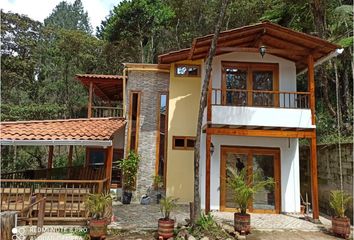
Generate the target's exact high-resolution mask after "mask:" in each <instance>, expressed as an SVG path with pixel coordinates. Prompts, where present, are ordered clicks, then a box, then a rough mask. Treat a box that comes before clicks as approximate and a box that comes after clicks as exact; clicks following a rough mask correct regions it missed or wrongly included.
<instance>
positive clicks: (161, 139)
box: [156, 93, 168, 183]
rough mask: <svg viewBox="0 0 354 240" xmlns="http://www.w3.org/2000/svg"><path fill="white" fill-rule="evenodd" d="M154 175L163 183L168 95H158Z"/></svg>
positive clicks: (165, 160) (165, 164)
mask: <svg viewBox="0 0 354 240" xmlns="http://www.w3.org/2000/svg"><path fill="white" fill-rule="evenodd" d="M157 118H158V119H157V120H158V121H157V141H156V152H157V159H156V174H157V175H159V176H160V177H161V178H162V179H163V181H164V183H165V176H166V166H167V154H166V153H167V125H168V94H167V93H160V94H159V98H158V108H157Z"/></svg>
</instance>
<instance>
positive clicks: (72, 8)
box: [44, 0, 92, 33]
mask: <svg viewBox="0 0 354 240" xmlns="http://www.w3.org/2000/svg"><path fill="white" fill-rule="evenodd" d="M44 25H45V26H46V27H54V28H63V29H67V30H81V31H84V32H86V33H92V27H91V25H90V21H89V17H88V14H87V12H85V11H84V7H83V6H82V2H81V0H75V2H74V3H73V4H70V3H67V2H65V1H62V2H60V3H59V4H58V5H57V6H56V7H55V8H54V10H53V12H52V13H51V14H50V15H49V17H47V18H46V19H44Z"/></svg>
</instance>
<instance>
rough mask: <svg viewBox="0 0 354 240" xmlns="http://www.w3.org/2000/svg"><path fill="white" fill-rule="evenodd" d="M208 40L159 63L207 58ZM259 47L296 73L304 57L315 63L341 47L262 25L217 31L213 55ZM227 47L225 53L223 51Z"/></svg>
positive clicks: (304, 62)
mask: <svg viewBox="0 0 354 240" xmlns="http://www.w3.org/2000/svg"><path fill="white" fill-rule="evenodd" d="M212 37H213V34H210V35H207V36H203V37H199V38H195V39H194V40H193V43H192V47H191V48H186V49H182V50H179V51H174V52H170V53H167V54H163V55H160V56H159V63H161V64H166V63H173V62H178V61H182V60H187V59H190V60H196V59H204V58H206V57H207V55H208V52H209V48H210V44H211V40H212ZM261 45H264V46H266V47H267V49H269V50H270V49H272V51H269V53H268V54H272V55H275V56H278V57H281V58H284V59H287V60H289V61H292V62H295V64H296V69H297V72H301V71H303V70H304V69H306V68H307V56H308V55H313V57H314V61H315V62H316V61H318V60H320V59H322V58H324V57H326V56H327V55H329V54H330V53H332V52H333V51H335V50H336V49H338V48H341V47H340V46H339V45H336V44H333V43H330V42H328V41H326V40H324V39H321V38H318V37H316V36H312V35H309V34H305V33H301V32H297V31H294V30H291V29H288V28H285V27H282V26H279V25H277V24H274V23H270V22H262V23H258V24H254V25H249V26H245V27H240V28H235V29H231V30H227V31H223V32H221V33H220V36H219V38H218V41H217V50H216V55H221V54H226V53H229V52H238V51H239V52H245V51H246V52H252V51H253V50H254V49H258V48H259V47H260V46H261ZM227 48H229V51H227V50H225V49H227ZM232 48H234V49H232ZM235 48H240V49H239V50H237V49H235ZM247 48H249V49H251V50H252V51H250V50H247Z"/></svg>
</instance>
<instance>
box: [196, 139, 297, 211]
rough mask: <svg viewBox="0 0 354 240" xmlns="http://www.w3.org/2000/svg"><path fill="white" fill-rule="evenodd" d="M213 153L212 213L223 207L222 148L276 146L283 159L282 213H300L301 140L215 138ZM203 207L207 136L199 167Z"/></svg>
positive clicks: (211, 169) (203, 142)
mask: <svg viewBox="0 0 354 240" xmlns="http://www.w3.org/2000/svg"><path fill="white" fill-rule="evenodd" d="M211 142H212V143H213V145H214V149H215V150H214V153H213V155H212V156H211V167H210V205H211V209H212V210H219V208H220V146H222V145H227V146H247V147H252V146H255V147H276V148H280V158H281V211H282V212H299V211H300V173H299V148H298V144H299V143H298V139H287V138H268V137H244V136H219V135H218V136H215V135H214V136H212V140H211ZM200 177H201V178H200V189H201V203H202V204H201V205H202V208H205V134H203V135H202V141H201V165H200Z"/></svg>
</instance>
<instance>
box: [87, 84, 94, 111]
mask: <svg viewBox="0 0 354 240" xmlns="http://www.w3.org/2000/svg"><path fill="white" fill-rule="evenodd" d="M92 94H93V83H92V82H90V88H89V100H88V105H87V117H88V118H90V117H92Z"/></svg>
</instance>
